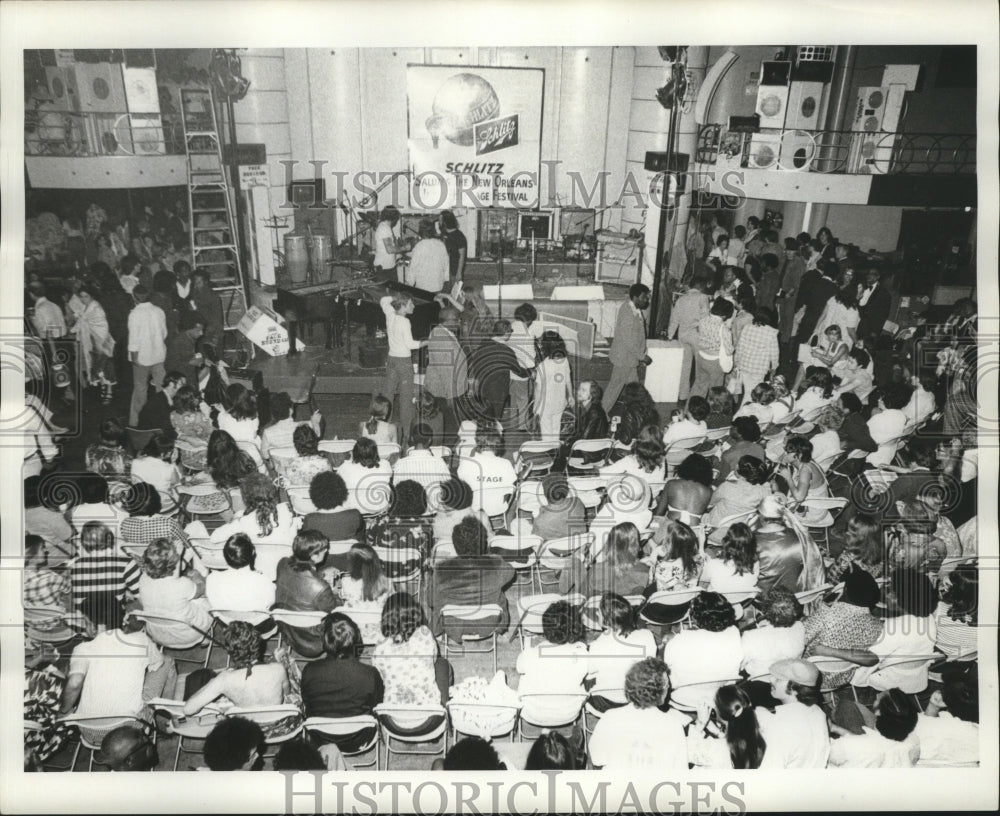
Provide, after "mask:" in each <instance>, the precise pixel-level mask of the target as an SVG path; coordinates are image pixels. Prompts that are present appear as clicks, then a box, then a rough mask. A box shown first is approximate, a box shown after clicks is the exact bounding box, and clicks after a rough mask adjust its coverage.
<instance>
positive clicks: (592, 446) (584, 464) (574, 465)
mask: <svg viewBox="0 0 1000 816" xmlns="http://www.w3.org/2000/svg"><path fill="white" fill-rule="evenodd" d="M613 445H614V440H612V439H609V438H605V439H577V440H576V442H574V443H573V445H572V447H571V448H570V449H569V454H568V455H567V457H566V466H567V467H568V468H569V469H570V471H572V470H578V471H583V472H591V471H595V470H597V468H599V467H600V466H601V465H603V464H604V463H605V462H606V461H607V459H608V455H609V454H610V453H611V448H612V446H613Z"/></svg>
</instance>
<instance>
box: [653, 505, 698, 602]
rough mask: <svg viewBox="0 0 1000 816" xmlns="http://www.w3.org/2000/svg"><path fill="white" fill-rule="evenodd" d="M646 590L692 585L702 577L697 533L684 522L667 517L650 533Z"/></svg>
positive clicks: (685, 587) (689, 586)
mask: <svg viewBox="0 0 1000 816" xmlns="http://www.w3.org/2000/svg"><path fill="white" fill-rule="evenodd" d="M653 543H654V544H655V547H654V548H653V551H652V553H651V557H652V558H654V559H655V562H654V563H653V565H652V566H651V567H650V569H649V578H648V581H649V584H650V588H649V589H647V590H646V591H647V593H650V594H651V593H652V592H666V591H669V590H676V589H687V588H693V587H695V586H697V585H698V580H699V578H700V577H701V570H702V559H701V556H700V555H699V543H698V536H697V535H696V534H695V532H694V530H692V529H691V528H690V527H689V526H688V525H687V524H684V522H681V521H672V520H667V521H665V522H664V523H663V524H661V525H660V526H659V528H658V529H657V531H656V533H655V534H654V535H653Z"/></svg>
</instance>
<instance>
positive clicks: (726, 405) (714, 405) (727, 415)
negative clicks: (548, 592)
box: [705, 385, 736, 431]
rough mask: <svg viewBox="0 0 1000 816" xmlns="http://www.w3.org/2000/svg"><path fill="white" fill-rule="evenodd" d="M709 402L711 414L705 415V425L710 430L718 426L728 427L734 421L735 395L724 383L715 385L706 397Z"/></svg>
mask: <svg viewBox="0 0 1000 816" xmlns="http://www.w3.org/2000/svg"><path fill="white" fill-rule="evenodd" d="M705 399H706V401H707V402H708V407H709V414H708V416H707V417H705V426H706V427H707V428H708V430H710V431H714V430H715V429H716V428H728V427H729V426H730V425H731V424H732V422H733V415H734V414H735V412H736V408H735V406H734V404H733V395H732V394H730V393H729V389H728V388H726V387H725V386H724V385H713V386H712V387H711V388H709V389H708V394H707V396H706V397H705Z"/></svg>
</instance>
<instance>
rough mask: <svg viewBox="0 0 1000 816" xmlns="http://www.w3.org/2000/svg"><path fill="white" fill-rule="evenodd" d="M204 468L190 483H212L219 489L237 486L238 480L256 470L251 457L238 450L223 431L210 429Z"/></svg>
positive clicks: (233, 441)
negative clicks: (210, 433)
mask: <svg viewBox="0 0 1000 816" xmlns="http://www.w3.org/2000/svg"><path fill="white" fill-rule="evenodd" d="M205 463H206V466H207V467H206V469H205V471H204V472H203V473H200V474H197V475H196V476H194V477H193V478H192V479H191V480H190V481H191V483H192V484H214V485H215V486H216V487H217V488H218V489H219V490H232V489H233V488H235V487H239V484H240V481H241V480H242V479H243V478H245V477H246V476H249V475H250V474H251V473H253V472H255V471H256V470H257V465H256V464H255V463H254V460H253V457H251V456H250V454H248V453H247V452H246V451H242V450H240V448H239V446H238V445H237V444H236V440H235V439H233V438H232V437H231V436H230V435H229V434H228V433H226V432H225V431H212V435H211V436H210V437H209V438H208V451H207V453H206V456H205Z"/></svg>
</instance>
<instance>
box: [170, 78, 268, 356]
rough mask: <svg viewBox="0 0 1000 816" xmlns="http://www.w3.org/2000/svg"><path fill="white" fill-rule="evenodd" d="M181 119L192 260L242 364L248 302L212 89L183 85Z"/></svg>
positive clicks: (227, 351)
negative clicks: (218, 304) (214, 297)
mask: <svg viewBox="0 0 1000 816" xmlns="http://www.w3.org/2000/svg"><path fill="white" fill-rule="evenodd" d="M181 123H182V126H183V128H184V152H185V153H186V155H187V188H188V227H189V233H188V234H189V235H190V236H191V258H192V260H193V261H194V268H195V269H204V270H206V271H207V272H208V273H209V278H210V281H211V285H212V289H214V290H215V292H216V294H218V295H219V297H220V299H221V300H222V314H223V328H224V329H225V341H224V347H223V350H222V353H223V356H224V357H226V358H227V362H229V363H230V364H231V365H234V366H236V367H238V368H242V367H244V366H245V365H247V364H248V363H249V362H250V360H251V359H252V357H253V346H252V345H251V344H250V343H249V341H247V340H246V338H245V337H244V336H243V335H242V334H241V333H240V332H239V330H238V329H237V325H238V324H239V322H240V318H242V317H243V315H244V314H245V313H246V310H247V302H246V293H245V290H244V287H243V283H244V281H243V268H242V265H241V264H240V253H239V247H238V245H237V234H236V230H237V229H238V227H237V224H236V216H235V213H234V212H233V201H232V198H231V197H230V195H229V182H228V181H227V179H226V166H225V164H224V163H223V160H222V144H221V141H220V138H219V127H218V122H217V119H216V115H215V100H214V99H213V96H212V91H211V89H209V88H182V89H181Z"/></svg>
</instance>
